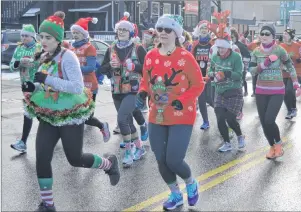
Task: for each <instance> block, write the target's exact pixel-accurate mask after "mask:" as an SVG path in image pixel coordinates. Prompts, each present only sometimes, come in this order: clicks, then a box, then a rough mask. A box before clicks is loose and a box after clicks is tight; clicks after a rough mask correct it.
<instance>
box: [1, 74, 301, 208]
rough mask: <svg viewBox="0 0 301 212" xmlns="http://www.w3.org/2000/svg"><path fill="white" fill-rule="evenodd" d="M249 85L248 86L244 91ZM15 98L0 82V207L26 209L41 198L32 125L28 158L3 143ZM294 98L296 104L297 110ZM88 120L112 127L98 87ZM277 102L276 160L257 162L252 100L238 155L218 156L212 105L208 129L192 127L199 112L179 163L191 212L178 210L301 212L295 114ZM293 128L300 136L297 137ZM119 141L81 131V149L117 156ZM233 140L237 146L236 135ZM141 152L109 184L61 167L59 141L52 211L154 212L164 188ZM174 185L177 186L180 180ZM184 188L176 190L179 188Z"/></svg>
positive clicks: (15, 129) (13, 134)
mask: <svg viewBox="0 0 301 212" xmlns="http://www.w3.org/2000/svg"><path fill="white" fill-rule="evenodd" d="M250 88H251V85H250V83H249V90H251V89H250ZM21 99H22V93H21V91H20V85H19V81H17V80H15V79H14V80H2V100H1V101H2V115H1V116H2V117H1V118H2V210H3V211H32V210H34V209H36V207H37V205H38V203H39V201H40V197H39V189H38V183H37V178H36V171H35V136H36V129H37V126H38V122H37V121H36V120H35V121H34V124H33V128H32V132H31V134H30V136H29V139H28V153H27V154H25V155H19V154H18V153H17V152H16V151H14V150H12V149H11V148H10V144H11V143H12V142H15V140H16V139H17V138H19V137H20V135H21V131H22V123H23V109H22V102H21ZM300 103H301V99H299V100H298V103H297V104H298V107H299V108H301V104H300ZM96 106H97V108H96V112H95V115H96V117H98V118H99V119H100V120H103V121H107V122H109V124H110V126H111V130H113V128H114V127H115V124H116V111H115V108H114V106H113V102H112V99H111V95H110V92H109V91H106V90H105V89H104V88H103V87H102V88H100V92H99V94H98V96H97V103H96ZM285 115H286V110H285V107H284V105H283V107H282V109H281V111H280V114H279V116H278V119H277V123H278V124H279V127H280V131H281V136H282V138H283V140H284V141H285V148H286V150H285V155H284V156H283V157H282V158H281V159H278V160H277V161H269V160H266V159H265V158H264V156H265V153H266V152H267V149H268V143H267V141H266V139H265V137H264V135H263V132H262V129H261V126H260V123H259V119H258V115H257V111H256V106H255V99H254V98H252V97H250V96H248V97H246V98H245V106H244V117H243V120H242V121H241V126H242V130H243V133H244V134H245V135H246V140H247V147H246V148H245V150H244V151H238V150H236V149H234V150H233V151H232V152H228V153H219V152H218V151H217V149H218V147H219V146H220V144H221V142H222V140H221V137H220V135H219V133H218V130H217V126H216V119H215V115H214V112H213V109H212V108H209V119H210V123H211V128H210V129H209V130H208V131H205V132H204V131H201V130H200V129H199V127H200V124H201V122H202V119H201V116H200V115H198V118H197V120H196V123H195V126H194V130H193V134H192V137H191V141H190V146H189V149H188V152H187V155H186V161H187V162H188V164H190V165H191V169H192V172H193V175H194V176H195V177H196V178H197V179H198V181H199V182H200V184H201V186H200V201H199V202H198V204H197V205H196V206H195V207H187V204H186V203H185V206H184V207H182V208H180V209H179V210H182V211H187V210H190V211H209V210H210V211H216V210H218V211H233V210H239V211H258V210H260V211H261V210H269V211H275V210H279V211H280V210H281V211H293V210H295V211H300V210H301V189H300V188H301V160H300V156H301V142H300V136H301V133H300V129H301V114H300V113H299V114H298V117H297V118H295V119H293V120H291V121H288V120H285V118H284V117H285ZM298 131H299V132H298ZM120 141H121V137H120V136H118V135H114V136H112V138H111V140H110V141H109V142H108V143H106V144H105V143H104V142H103V140H102V136H101V133H100V132H99V131H98V130H97V129H95V128H92V127H89V126H87V127H86V128H85V137H84V152H91V153H97V154H104V153H106V152H110V153H115V154H117V155H118V157H119V158H120V159H121V157H122V153H123V150H120V148H119V142H120ZM232 142H233V143H234V144H235V146H237V141H236V138H234V139H232ZM146 145H147V147H146V148H147V150H148V154H147V155H146V157H145V158H144V159H143V160H141V161H139V162H136V163H135V164H134V165H133V167H131V168H129V169H123V168H122V167H121V180H120V182H119V184H118V185H117V186H115V187H112V186H110V184H109V178H108V176H107V175H105V174H104V172H103V171H101V170H94V169H84V168H74V167H72V166H70V165H69V164H68V161H67V160H66V157H65V155H64V152H63V148H62V145H61V143H60V142H59V143H58V145H57V146H56V148H55V152H54V157H53V160H52V168H53V174H54V187H53V191H54V201H55V205H56V208H57V210H58V211H122V210H128V211H160V210H162V203H163V201H164V200H165V198H166V197H167V196H168V188H167V186H166V185H165V184H164V182H163V180H162V179H161V177H160V175H159V172H158V169H157V164H156V162H155V157H154V154H153V153H152V152H151V150H150V147H149V142H146ZM179 182H181V183H183V181H182V180H179ZM182 186H183V185H182Z"/></svg>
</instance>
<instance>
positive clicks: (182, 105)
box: [137, 15, 204, 210]
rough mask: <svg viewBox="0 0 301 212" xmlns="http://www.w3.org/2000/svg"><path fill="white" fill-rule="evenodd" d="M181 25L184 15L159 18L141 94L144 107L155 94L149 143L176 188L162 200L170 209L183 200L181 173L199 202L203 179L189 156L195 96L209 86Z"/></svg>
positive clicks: (192, 198)
mask: <svg viewBox="0 0 301 212" xmlns="http://www.w3.org/2000/svg"><path fill="white" fill-rule="evenodd" d="M182 25H183V19H182V17H181V16H174V15H164V16H162V17H160V18H159V19H158V22H157V24H156V30H157V32H158V35H159V40H160V43H159V45H158V47H157V48H155V49H153V50H151V51H150V52H148V54H147V55H146V57H145V62H144V67H143V79H142V81H141V84H140V90H139V93H138V96H137V106H138V107H140V108H141V107H143V105H144V100H145V98H146V97H147V96H150V108H149V111H150V113H149V141H150V144H151V148H152V151H153V152H154V153H155V156H156V159H157V162H158V165H159V172H160V174H161V176H162V178H163V179H164V181H165V182H166V183H167V184H168V186H169V188H170V190H171V195H170V196H169V199H168V200H167V201H166V202H164V204H163V208H164V209H166V210H172V209H175V208H177V207H179V206H180V205H182V204H183V195H182V193H181V191H180V188H179V186H178V183H177V175H178V176H180V177H181V178H182V179H184V181H185V183H186V188H187V193H188V203H189V205H190V206H193V205H195V204H196V203H197V201H198V182H197V181H196V180H195V179H193V178H192V175H191V170H190V168H189V166H188V165H187V163H186V162H185V161H184V158H185V154H186V151H187V148H188V144H189V141H190V136H191V132H192V128H193V124H194V121H195V118H196V98H197V97H198V96H199V95H200V94H201V92H202V91H203V89H204V81H203V78H202V73H201V71H200V67H199V65H198V64H197V62H196V61H195V59H194V58H193V56H192V54H190V53H189V52H188V51H187V50H185V49H184V48H182V45H181V43H183V42H184V40H185V38H184V37H183V36H182V33H183V27H182Z"/></svg>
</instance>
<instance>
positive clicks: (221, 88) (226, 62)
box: [208, 51, 243, 94]
mask: <svg viewBox="0 0 301 212" xmlns="http://www.w3.org/2000/svg"><path fill="white" fill-rule="evenodd" d="M242 68H243V65H242V60H241V56H240V54H239V53H237V52H233V51H231V53H230V55H229V56H228V57H227V58H221V57H220V56H219V55H218V54H215V55H213V56H212V59H211V64H210V68H209V71H208V76H215V73H217V72H219V71H221V72H225V71H231V75H230V77H229V78H225V79H224V80H222V81H219V82H215V91H216V92H217V93H218V94H222V93H223V92H225V91H227V90H230V89H237V88H241V87H242V71H243V70H242Z"/></svg>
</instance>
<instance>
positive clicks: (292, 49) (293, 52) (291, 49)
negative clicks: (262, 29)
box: [280, 42, 301, 78]
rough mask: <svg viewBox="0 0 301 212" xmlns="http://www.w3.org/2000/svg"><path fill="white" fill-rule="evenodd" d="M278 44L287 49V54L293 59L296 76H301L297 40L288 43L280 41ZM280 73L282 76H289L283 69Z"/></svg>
mask: <svg viewBox="0 0 301 212" xmlns="http://www.w3.org/2000/svg"><path fill="white" fill-rule="evenodd" d="M280 46H282V47H283V48H284V49H285V50H286V51H287V53H288V55H289V56H290V58H291V59H292V61H293V64H294V67H295V69H296V73H297V76H298V77H301V61H300V60H301V45H300V44H298V43H297V42H292V43H291V44H290V45H289V44H285V43H281V44H280ZM298 59H299V60H298ZM282 74H283V78H289V77H290V74H289V72H287V71H283V72H282Z"/></svg>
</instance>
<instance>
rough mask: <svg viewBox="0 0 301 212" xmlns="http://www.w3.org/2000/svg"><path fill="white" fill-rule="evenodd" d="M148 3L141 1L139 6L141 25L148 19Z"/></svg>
mask: <svg viewBox="0 0 301 212" xmlns="http://www.w3.org/2000/svg"><path fill="white" fill-rule="evenodd" d="M147 10H148V8H147V1H140V5H139V23H143V22H144V21H145V20H146V19H147Z"/></svg>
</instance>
